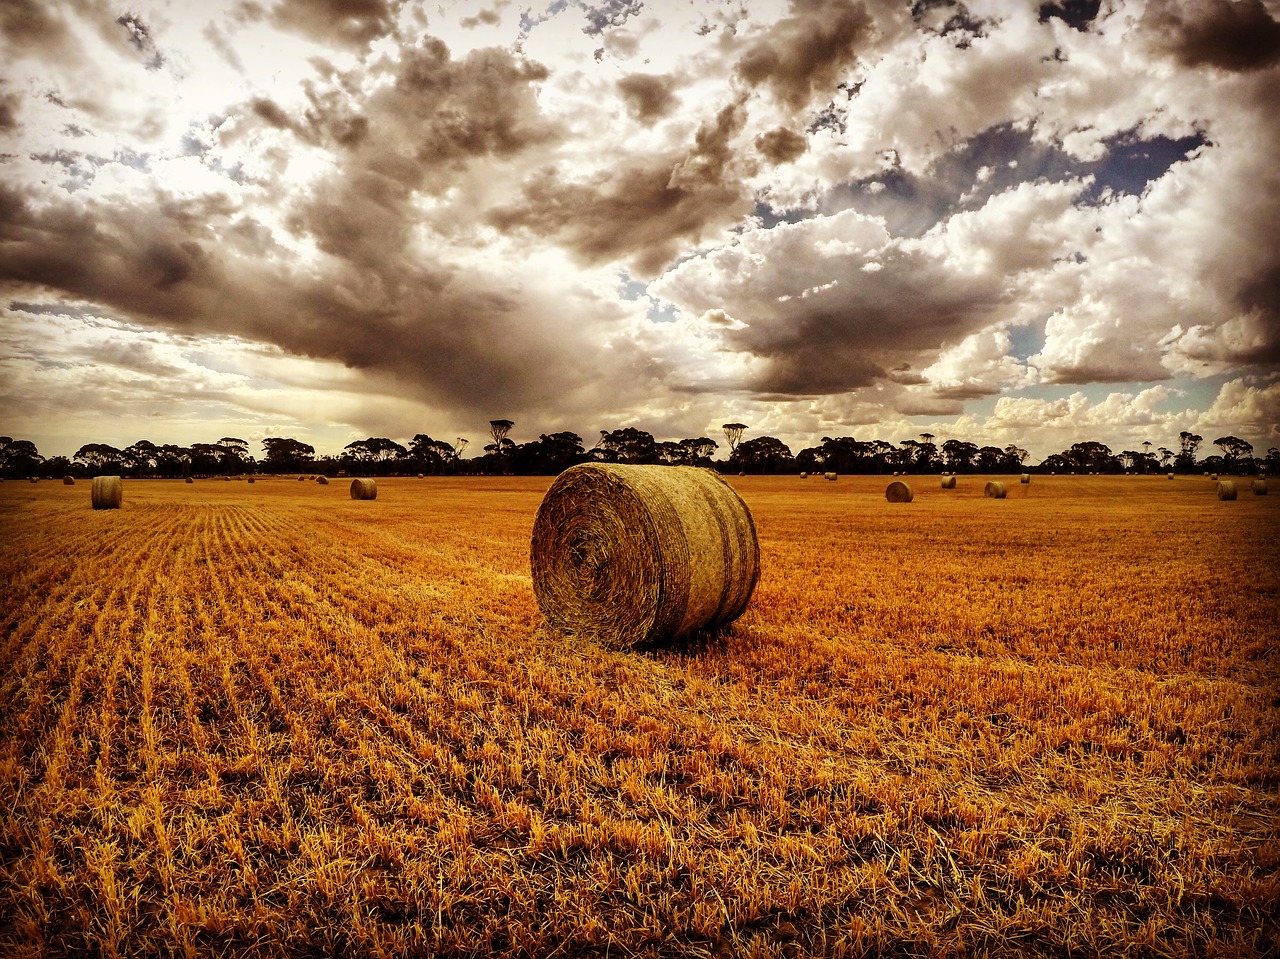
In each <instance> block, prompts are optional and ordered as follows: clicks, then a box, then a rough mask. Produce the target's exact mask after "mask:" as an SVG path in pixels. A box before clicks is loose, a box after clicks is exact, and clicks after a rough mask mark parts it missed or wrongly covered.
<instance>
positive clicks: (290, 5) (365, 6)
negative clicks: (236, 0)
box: [247, 0, 395, 48]
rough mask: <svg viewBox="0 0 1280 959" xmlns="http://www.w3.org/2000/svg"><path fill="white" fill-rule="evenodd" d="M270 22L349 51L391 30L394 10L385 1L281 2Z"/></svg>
mask: <svg viewBox="0 0 1280 959" xmlns="http://www.w3.org/2000/svg"><path fill="white" fill-rule="evenodd" d="M247 6H248V5H247ZM271 20H272V22H273V23H274V24H275V25H276V26H279V27H283V28H285V29H288V30H294V31H296V32H297V33H300V34H302V35H303V36H306V37H310V38H311V39H313V40H317V41H319V42H321V43H328V42H332V43H339V44H343V45H345V46H349V47H353V48H361V47H365V46H367V45H368V44H369V43H371V42H372V41H374V40H377V39H379V38H380V37H385V36H386V35H388V34H389V33H391V32H393V31H394V30H395V12H394V8H393V6H392V5H391V4H389V3H387V2H386V0H284V2H283V3H281V4H280V5H279V6H277V7H276V8H275V9H274V10H273V11H272V13H271Z"/></svg>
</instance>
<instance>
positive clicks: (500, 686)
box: [0, 476, 1280, 957]
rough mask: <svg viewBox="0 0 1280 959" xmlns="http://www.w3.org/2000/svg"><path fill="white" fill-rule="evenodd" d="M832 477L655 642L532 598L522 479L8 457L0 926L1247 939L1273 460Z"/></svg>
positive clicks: (442, 934)
mask: <svg viewBox="0 0 1280 959" xmlns="http://www.w3.org/2000/svg"><path fill="white" fill-rule="evenodd" d="M845 480H846V481H845V482H841V483H839V484H834V485H828V484H819V486H817V487H811V486H807V485H806V486H803V487H798V486H797V485H796V484H795V482H794V480H793V478H790V477H786V478H782V477H780V478H777V479H772V478H756V477H744V478H736V479H734V480H733V484H734V485H735V487H737V488H738V489H739V490H740V492H741V493H742V495H743V497H744V499H745V500H746V502H747V503H748V505H749V506H750V507H751V510H752V512H753V514H754V516H755V520H756V524H757V528H758V530H759V534H760V542H761V551H762V557H761V558H762V566H763V571H762V575H761V579H760V582H759V585H758V586H757V589H756V593H755V598H754V599H753V601H752V603H751V605H750V606H749V607H748V610H747V612H746V613H745V615H743V616H742V617H741V618H740V619H738V620H737V621H736V622H735V623H734V624H733V625H732V627H730V628H729V629H728V630H727V631H726V632H725V633H724V634H723V635H721V636H719V637H717V638H712V639H708V640H706V641H703V642H700V643H698V644H695V645H693V646H691V647H688V648H684V649H680V650H669V651H666V652H663V653H659V654H650V655H637V654H633V653H632V654H626V653H614V652H609V651H607V650H604V649H602V648H599V647H597V646H595V645H593V644H589V643H577V642H572V641H569V640H566V639H564V638H563V637H560V636H559V635H557V634H554V633H551V632H548V631H546V630H543V629H541V628H540V626H539V624H540V617H539V616H538V615H537V613H536V607H535V604H534V598H533V593H532V589H531V586H530V580H529V573H528V565H527V564H528V560H527V556H528V544H529V535H530V531H531V526H532V522H533V517H534V513H535V512H536V509H537V506H538V503H539V502H540V501H541V499H542V495H543V493H544V492H545V490H546V488H547V481H545V480H524V479H498V478H491V479H471V480H452V479H432V480H427V481H424V482H418V481H414V480H407V479H406V480H385V481H384V482H385V483H386V484H387V486H388V487H389V489H390V490H393V491H394V493H395V495H394V496H388V497H387V499H386V502H385V503H383V502H381V501H380V502H379V509H378V510H376V511H373V512H370V511H369V509H368V504H363V503H358V502H353V501H350V500H347V499H346V498H342V499H335V498H334V497H333V496H332V495H329V494H327V493H324V492H322V491H318V490H315V489H314V488H313V487H312V486H309V485H303V486H299V485H298V484H297V483H269V482H267V483H263V484H262V485H261V486H260V487H259V488H258V489H257V490H256V491H248V490H247V489H246V487H245V486H244V485H239V486H237V485H235V484H222V483H217V484H208V485H207V486H204V487H198V488H197V489H198V492H196V493H193V492H192V491H191V490H188V489H187V488H186V486H185V485H183V484H180V483H162V482H144V481H136V482H132V483H131V484H130V489H129V497H128V500H127V501H126V502H125V503H124V505H123V508H122V509H120V510H112V511H107V512H92V511H87V510H85V508H84V502H83V498H82V496H83V494H82V493H77V492H76V489H75V488H74V487H71V488H67V487H63V486H62V485H61V484H42V485H41V486H40V487H38V488H36V487H30V486H28V485H27V484H6V485H5V486H4V487H3V488H0V524H2V529H3V536H0V597H3V599H0V603H2V604H3V605H0V620H2V621H3V630H4V632H3V635H4V640H3V646H2V647H0V730H3V731H2V732H0V954H4V955H6V956H35V955H48V956H63V955H81V954H95V955H130V956H138V955H166V956H167V955H212V954H217V955H248V956H256V955H280V954H287V955H334V954H345V955H361V956H364V955H369V956H377V955H385V956H394V955H405V954H410V955H414V954H416V955H436V954H438V955H528V954H548V955H549V954H551V953H558V954H560V955H582V954H586V955H597V956H605V955H608V956H610V957H617V956H629V955H671V956H675V955H694V956H697V955H704V956H712V955H714V956H728V955H758V956H793V955H809V954H820V955H832V956H837V955H867V954H872V953H875V954H891V955H898V956H914V955H953V956H959V955H973V954H983V953H987V954H1004V955H1025V954H1040V955H1053V956H1064V955H1067V954H1079V955H1105V956H1170V957H1174V956H1178V957H1181V956H1186V955H1265V954H1268V953H1269V950H1270V949H1271V947H1272V946H1273V945H1274V943H1275V942H1276V940H1277V937H1278V936H1280V922H1278V921H1277V909H1276V904H1277V897H1278V895H1280V800H1278V799H1277V787H1278V785H1280V783H1278V780H1277V773H1276V770H1277V768H1280V766H1278V762H1277V761H1278V760H1280V690H1278V689H1277V680H1276V677H1277V656H1280V628H1278V627H1277V625H1276V616H1275V610H1276V597H1277V595H1278V594H1280V563H1278V562H1277V552H1276V550H1277V547H1276V543H1277V542H1280V503H1277V501H1276V500H1274V499H1271V498H1270V497H1263V496H1258V497H1254V496H1250V497H1247V498H1245V499H1242V500H1241V501H1239V502H1237V503H1235V504H1232V506H1231V508H1230V509H1223V508H1222V507H1221V505H1220V504H1219V503H1218V502H1217V501H1216V500H1215V499H1214V498H1213V497H1212V496H1206V495H1205V490H1203V489H1197V487H1198V484H1183V483H1175V484H1172V485H1170V484H1169V483H1168V482H1167V481H1165V480H1163V479H1158V480H1157V479H1156V478H1149V479H1148V478H1141V477H1131V478H1126V477H1118V478H1109V477H1092V476H1080V477H1055V478H1049V477H1045V478H1042V479H1041V480H1039V481H1038V482H1037V483H1036V484H1035V485H1034V486H1033V487H1019V486H1017V485H1016V484H1015V486H1014V489H1013V490H1011V492H1010V496H1009V498H1008V499H1007V500H1006V501H1005V502H1004V503H1001V504H994V503H990V502H989V501H987V500H985V499H983V497H982V494H981V486H980V485H978V484H970V486H969V487H968V488H964V489H960V490H957V491H950V492H943V491H941V490H929V489H925V490H919V491H917V495H916V498H915V503H914V504H913V508H912V509H911V511H910V513H909V514H904V513H902V512H900V511H897V510H888V509H885V505H884V499H883V490H884V485H883V479H879V478H875V477H867V478H862V477H846V478H845ZM1031 489H1034V491H1035V492H1034V495H1030V494H1029V491H1030V490H1031ZM1120 584H1123V587H1122V588H1120Z"/></svg>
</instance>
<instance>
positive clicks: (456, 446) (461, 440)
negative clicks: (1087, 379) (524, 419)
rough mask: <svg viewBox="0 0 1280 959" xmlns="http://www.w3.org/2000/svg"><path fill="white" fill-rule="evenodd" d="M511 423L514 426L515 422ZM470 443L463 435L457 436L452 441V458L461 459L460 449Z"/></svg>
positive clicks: (463, 448)
mask: <svg viewBox="0 0 1280 959" xmlns="http://www.w3.org/2000/svg"><path fill="white" fill-rule="evenodd" d="M512 425H513V426H514V425H515V424H514V423H513V424H512ZM470 445H471V440H469V439H467V438H466V437H465V436H459V437H458V438H457V439H456V440H454V441H453V458H454V459H455V460H458V459H461V458H462V451H463V450H465V449H466V448H467V447H468V446H470Z"/></svg>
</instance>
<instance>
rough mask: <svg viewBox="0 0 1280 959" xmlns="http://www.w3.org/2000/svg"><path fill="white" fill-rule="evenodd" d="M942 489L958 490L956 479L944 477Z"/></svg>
mask: <svg viewBox="0 0 1280 959" xmlns="http://www.w3.org/2000/svg"><path fill="white" fill-rule="evenodd" d="M942 488H943V489H955V488H956V478H955V477H954V476H944V477H942Z"/></svg>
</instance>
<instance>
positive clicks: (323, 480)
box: [316, 476, 372, 486]
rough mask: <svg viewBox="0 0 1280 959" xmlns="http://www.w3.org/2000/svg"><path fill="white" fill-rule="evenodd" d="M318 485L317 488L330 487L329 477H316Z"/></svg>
mask: <svg viewBox="0 0 1280 959" xmlns="http://www.w3.org/2000/svg"><path fill="white" fill-rule="evenodd" d="M371 482H372V481H371ZM316 485H317V486H328V485H329V477H327V476H317V477H316Z"/></svg>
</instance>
